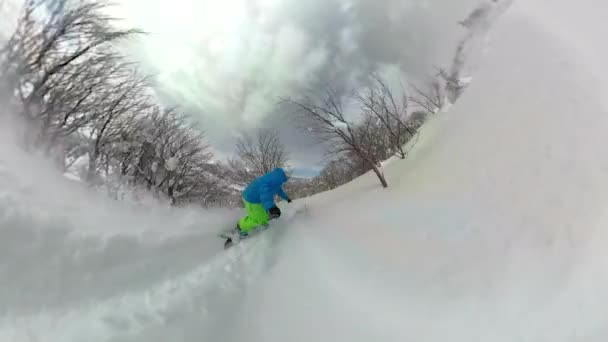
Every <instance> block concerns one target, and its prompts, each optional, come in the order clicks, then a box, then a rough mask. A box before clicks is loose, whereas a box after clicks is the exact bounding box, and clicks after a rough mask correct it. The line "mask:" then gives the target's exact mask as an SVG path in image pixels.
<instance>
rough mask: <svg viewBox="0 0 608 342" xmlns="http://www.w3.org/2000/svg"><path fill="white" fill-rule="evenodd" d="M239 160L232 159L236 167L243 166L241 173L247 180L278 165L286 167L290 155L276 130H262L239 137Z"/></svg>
mask: <svg viewBox="0 0 608 342" xmlns="http://www.w3.org/2000/svg"><path fill="white" fill-rule="evenodd" d="M236 155H237V156H238V158H239V161H234V160H233V161H232V165H233V166H234V167H238V168H242V171H240V175H241V176H243V177H245V178H246V179H245V180H246V181H247V180H251V178H253V177H257V176H261V175H264V174H266V173H267V172H270V171H272V170H273V169H274V168H277V167H285V165H287V162H288V160H289V155H288V153H287V151H286V149H285V145H284V144H283V143H282V142H281V140H280V139H279V135H278V132H277V131H275V130H268V129H265V130H260V131H259V132H258V133H257V136H256V137H255V139H254V138H252V137H251V136H249V135H245V137H243V138H241V139H239V141H238V142H237V145H236Z"/></svg>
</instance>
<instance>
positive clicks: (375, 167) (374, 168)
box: [370, 163, 388, 188]
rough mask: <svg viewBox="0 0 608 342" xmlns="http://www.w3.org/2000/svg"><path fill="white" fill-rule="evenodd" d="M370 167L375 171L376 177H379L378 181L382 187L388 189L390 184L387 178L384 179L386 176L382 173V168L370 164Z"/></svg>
mask: <svg viewBox="0 0 608 342" xmlns="http://www.w3.org/2000/svg"><path fill="white" fill-rule="evenodd" d="M370 165H371V166H372V169H373V170H374V173H375V174H376V176H378V179H379V180H380V183H381V184H382V187H383V188H388V183H387V182H386V178H384V174H383V173H382V171H380V168H379V167H378V166H376V164H375V163H370Z"/></svg>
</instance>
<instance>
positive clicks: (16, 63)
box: [2, 0, 140, 136]
mask: <svg viewBox="0 0 608 342" xmlns="http://www.w3.org/2000/svg"><path fill="white" fill-rule="evenodd" d="M107 7H108V3H106V2H105V1H97V2H92V1H69V0H57V1H52V2H48V1H36V0H27V1H26V3H25V7H24V10H23V14H22V16H21V18H20V19H19V22H18V25H17V29H16V31H15V33H14V34H13V35H12V37H11V38H10V40H9V42H8V43H7V45H6V47H5V49H4V51H5V58H4V60H5V61H4V63H3V64H4V65H3V67H2V73H3V74H4V75H5V78H6V81H7V82H8V83H9V88H12V89H15V91H12V92H11V93H16V94H17V96H18V99H19V102H20V104H21V111H22V113H23V114H24V116H25V117H26V118H27V119H28V120H30V122H31V123H32V124H34V127H37V128H38V133H37V134H39V135H42V136H44V135H45V134H46V132H48V131H52V130H50V129H49V128H50V127H49V126H53V125H54V124H57V121H60V120H57V119H58V118H57V117H54V116H56V115H59V116H61V114H57V113H58V111H56V110H55V109H57V108H56V107H58V106H60V107H61V108H62V109H64V110H66V111H68V112H78V111H79V110H80V109H81V108H82V107H86V100H87V99H88V98H89V96H91V94H93V93H94V88H95V85H94V84H99V80H100V79H104V76H106V75H104V74H103V73H104V72H105V70H108V65H107V64H106V65H105V67H104V68H100V67H98V68H95V66H101V65H103V64H104V61H103V60H102V59H104V58H105V59H106V62H107V59H112V57H111V54H105V55H104V52H107V51H112V50H113V49H114V47H113V45H112V44H113V43H115V42H116V41H118V40H120V39H125V38H127V37H130V36H132V35H134V34H137V33H139V32H140V31H137V30H120V29H116V28H115V27H116V26H115V25H114V19H113V18H111V17H108V16H107V15H105V14H104V10H105V9H106V8H107ZM110 63H111V61H110ZM110 69H111V67H110ZM106 78H107V77H106ZM83 80H92V84H89V85H87V84H86V83H85V84H82V83H81V81H83ZM75 90H81V91H77V92H75ZM70 108H71V109H70ZM59 112H60V111H59ZM81 112H86V111H81ZM64 114H65V113H64ZM71 116H72V114H69V115H67V119H66V120H65V123H68V122H69V121H70V119H69V118H70V117H71ZM64 118H65V116H64ZM76 121H78V120H76ZM71 125H72V126H76V124H75V123H74V122H71Z"/></svg>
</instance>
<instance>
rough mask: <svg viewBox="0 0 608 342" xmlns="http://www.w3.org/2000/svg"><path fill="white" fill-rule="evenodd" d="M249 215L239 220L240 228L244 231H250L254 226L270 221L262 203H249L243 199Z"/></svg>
mask: <svg viewBox="0 0 608 342" xmlns="http://www.w3.org/2000/svg"><path fill="white" fill-rule="evenodd" d="M243 203H244V204H245V211H247V216H245V217H243V218H242V219H241V220H240V221H239V228H240V230H241V232H243V233H249V232H250V231H251V230H252V229H253V228H255V227H257V226H261V225H265V224H266V223H268V213H267V212H266V210H264V207H262V204H261V203H249V202H247V201H245V200H243Z"/></svg>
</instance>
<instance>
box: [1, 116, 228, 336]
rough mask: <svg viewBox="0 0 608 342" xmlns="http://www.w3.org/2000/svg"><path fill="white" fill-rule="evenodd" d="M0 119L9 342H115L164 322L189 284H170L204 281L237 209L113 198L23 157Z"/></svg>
mask: <svg viewBox="0 0 608 342" xmlns="http://www.w3.org/2000/svg"><path fill="white" fill-rule="evenodd" d="M0 118H2V119H1V120H0V307H2V310H1V311H2V312H1V313H0V341H7V342H8V341H35V340H45V341H82V340H87V341H107V340H108V339H109V338H111V337H112V336H114V335H115V334H116V332H117V330H115V329H119V330H121V329H122V330H123V332H124V329H127V330H129V329H131V328H132V329H136V328H135V327H131V328H127V326H125V324H135V325H136V324H137V323H138V322H136V321H137V320H146V319H149V320H162V319H164V317H166V316H165V313H164V312H163V305H165V304H166V303H165V302H163V299H161V297H162V295H163V294H165V293H166V292H167V291H170V289H172V288H173V286H176V284H179V281H180V280H178V279H176V278H175V279H174V280H173V281H172V282H166V279H169V278H174V275H176V274H188V273H189V272H193V273H192V277H197V276H202V273H197V272H204V270H200V271H198V270H197V267H198V265H199V263H200V261H201V260H209V259H210V258H211V256H212V255H214V254H216V253H218V252H219V251H220V250H221V241H220V240H218V239H217V238H216V237H215V236H214V235H215V233H216V232H217V231H219V230H220V229H223V228H226V227H232V225H233V222H234V221H235V220H236V218H237V217H236V215H237V213H235V212H232V211H228V210H201V209H197V208H187V209H176V208H169V207H168V206H166V205H161V204H158V203H145V204H137V205H136V204H130V203H127V202H119V201H114V200H110V199H108V198H107V197H106V196H105V195H104V194H100V193H98V192H95V191H93V190H91V189H88V188H86V187H85V186H84V185H83V184H82V183H78V182H73V181H71V180H68V179H66V178H64V177H63V176H62V175H61V174H60V173H59V172H58V171H57V170H56V169H55V168H54V166H53V163H52V162H51V161H49V160H46V159H44V158H41V157H37V156H35V155H32V154H30V153H26V152H24V151H23V150H22V149H20V148H19V147H18V146H19V143H18V140H19V136H18V134H13V133H14V132H16V131H17V129H16V127H17V125H15V124H14V123H9V122H8V120H7V115H5V113H2V114H0ZM182 280H183V281H184V282H186V283H188V282H191V281H194V280H196V278H192V279H189V278H187V277H186V278H183V279H182ZM151 284H155V285H152V286H151V287H150V288H149V291H156V292H148V291H147V290H145V289H146V288H148V286H149V285H151ZM184 286H185V285H184ZM153 289H156V290H153ZM129 293H130V294H129ZM166 295H167V296H168V294H166ZM125 296H126V297H125ZM148 296H153V297H154V305H155V307H154V308H150V307H148V305H149V304H150V302H149V299H150V298H149V297H148ZM129 298H131V299H132V300H131V301H130V302H128V303H126V304H125V301H128V299H129ZM172 298H173V297H172ZM137 312H143V313H142V314H141V315H139V316H136V317H134V316H133V315H137Z"/></svg>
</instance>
